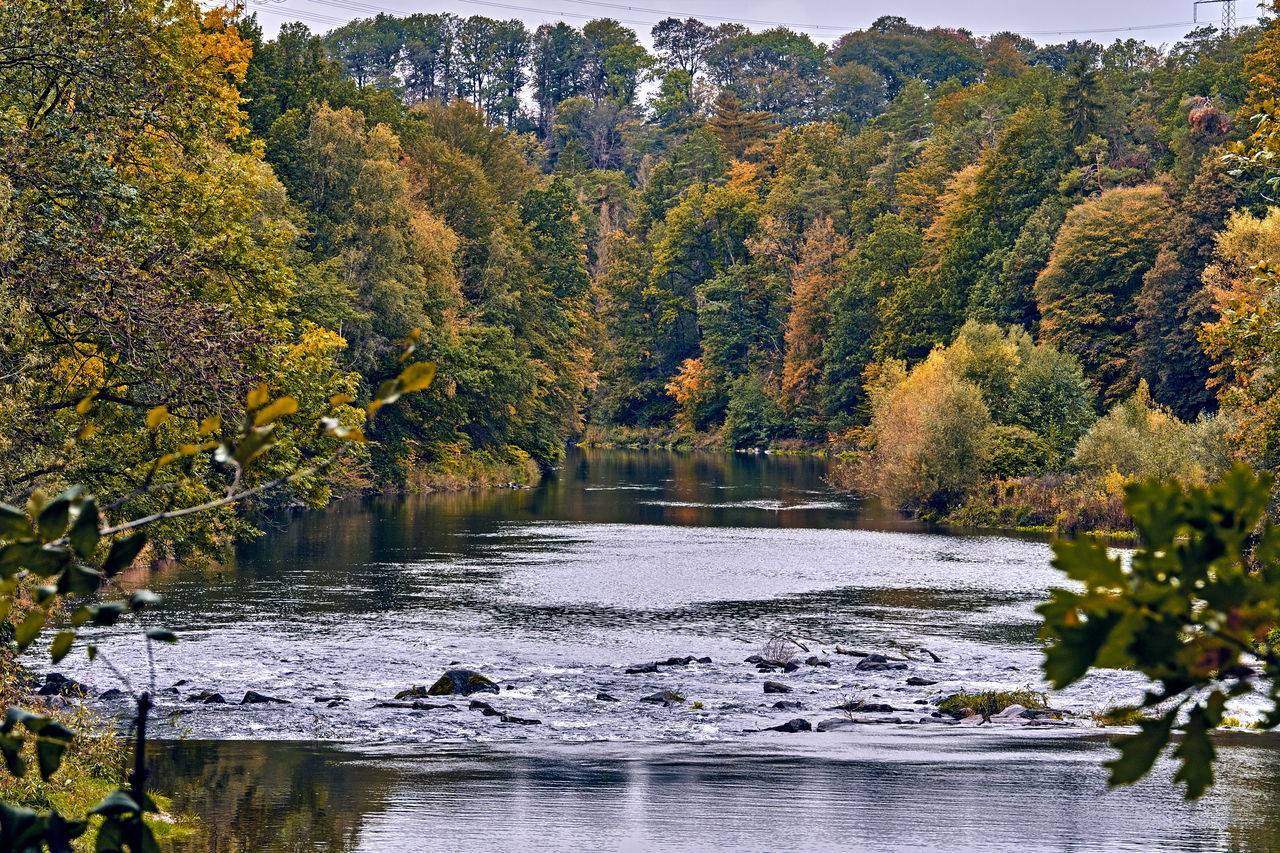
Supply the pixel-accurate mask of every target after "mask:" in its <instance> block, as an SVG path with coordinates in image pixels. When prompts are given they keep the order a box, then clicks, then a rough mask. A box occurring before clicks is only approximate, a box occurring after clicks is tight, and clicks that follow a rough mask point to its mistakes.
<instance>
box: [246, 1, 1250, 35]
mask: <svg viewBox="0 0 1280 853" xmlns="http://www.w3.org/2000/svg"><path fill="white" fill-rule="evenodd" d="M245 4H246V9H247V11H250V12H257V14H258V20H259V21H261V22H262V25H263V28H264V29H265V30H266V31H267V33H274V32H275V31H276V30H277V29H278V28H279V25H280V24H281V23H283V22H285V21H303V22H304V23H306V24H307V25H308V26H310V27H311V28H312V29H313V30H315V31H317V32H321V33H323V32H327V31H328V30H331V29H333V28H334V27H336V26H340V25H341V24H343V23H346V22H347V21H349V20H352V19H353V18H366V17H372V16H373V15H376V14H377V13H379V12H388V13H391V14H395V15H408V14H412V13H415V12H453V13H454V14H457V15H462V16H464V17H465V16H468V15H485V16H488V17H491V18H503V19H506V18H519V19H520V20H522V21H524V22H525V24H526V25H528V26H529V28H530V29H533V28H536V27H537V26H538V25H539V24H543V23H548V22H550V23H554V22H556V21H565V22H567V23H570V24H574V25H577V26H581V25H582V24H584V23H586V22H587V21H588V20H591V19H592V18H614V19H616V20H619V21H622V22H623V23H625V24H627V25H628V26H630V27H632V28H633V29H635V31H636V33H637V34H638V35H639V36H640V38H641V40H642V41H643V42H645V43H646V44H649V41H650V40H649V29H650V28H651V27H652V26H653V25H654V24H655V23H656V22H658V21H659V20H661V19H662V18H665V17H669V16H671V15H675V16H677V17H681V18H687V17H695V18H701V19H702V20H703V21H705V22H707V23H709V24H717V23H720V22H722V21H735V22H739V23H743V24H746V25H748V26H749V27H750V28H751V29H752V30H762V29H768V28H769V27H773V26H778V25H784V26H788V27H790V28H791V29H794V30H800V31H803V32H806V33H808V34H809V35H810V36H812V37H813V38H814V39H815V40H816V41H821V42H826V43H828V44H830V43H831V42H832V41H834V40H835V39H836V38H837V37H839V36H840V35H841V34H842V33H845V32H848V31H849V30H854V29H865V28H866V26H867V25H868V24H870V23H871V22H872V21H874V20H875V19H876V18H878V17H880V16H881V15H900V16H902V17H904V18H906V19H907V20H908V21H910V22H911V23H913V24H918V25H920V26H925V27H932V26H947V27H960V28H964V29H968V30H972V31H973V32H974V33H977V34H979V35H989V34H991V33H995V32H1000V31H1002V30H1013V31H1015V32H1019V33H1022V34H1024V35H1028V36H1030V37H1032V38H1034V39H1035V40H1036V41H1038V42H1041V43H1050V42H1060V41H1066V40H1068V39H1072V38H1079V39H1085V38H1092V39H1093V40H1094V41H1100V42H1103V43H1108V42H1111V41H1114V40H1115V39H1116V38H1138V39H1142V40H1145V41H1148V42H1151V43H1154V44H1162V43H1171V42H1174V41H1177V40H1178V39H1179V38H1180V37H1181V36H1183V35H1185V34H1186V33H1187V31H1188V30H1190V29H1192V24H1191V21H1192V2H1191V0H1068V2H1056V3H1037V2H1016V0H953V1H952V2H947V0H895V2H892V3H890V2H863V0H854V2H838V0H634V3H633V1H632V0H492V2H484V0H431V2H424V0H245ZM1221 8H1222V7H1221V4H1220V3H1213V4H1209V5H1202V6H1200V8H1199V12H1198V15H1199V20H1201V21H1202V22H1205V21H1207V22H1209V23H1217V22H1219V21H1220V20H1221V15H1222V12H1221ZM1236 15H1237V19H1238V20H1239V22H1240V23H1249V22H1252V21H1254V20H1256V18H1257V15H1258V7H1257V5H1256V4H1255V3H1254V2H1248V0H1242V2H1239V3H1237V4H1236Z"/></svg>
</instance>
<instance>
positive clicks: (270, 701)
mask: <svg viewBox="0 0 1280 853" xmlns="http://www.w3.org/2000/svg"><path fill="white" fill-rule="evenodd" d="M240 704H241V705H288V704H289V700H288V699H277V698H276V697H274V696H268V695H266V694H265V693H259V692H258V691H256V690H249V691H246V692H245V694H244V698H243V699H241V700H240Z"/></svg>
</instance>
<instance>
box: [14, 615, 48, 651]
mask: <svg viewBox="0 0 1280 853" xmlns="http://www.w3.org/2000/svg"><path fill="white" fill-rule="evenodd" d="M44 621H45V613H44V611H43V610H41V609H40V608H38V607H35V608H32V609H31V610H28V611H27V615H26V616H24V617H22V621H21V622H19V623H18V626H17V627H16V628H14V629H13V640H14V642H15V643H17V644H18V651H24V650H25V649H26V648H27V646H29V645H31V644H32V643H34V642H35V639H36V637H38V636H40V630H41V629H42V628H44Z"/></svg>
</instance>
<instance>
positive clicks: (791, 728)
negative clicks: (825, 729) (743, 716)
mask: <svg viewBox="0 0 1280 853" xmlns="http://www.w3.org/2000/svg"><path fill="white" fill-rule="evenodd" d="M812 730H813V726H811V725H810V724H809V721H808V720H806V719H805V718H804V717H796V718H795V719H794V720H787V721H786V722H785V723H783V724H782V725H780V726H770V727H769V731H771V732H788V733H793V732H808V731H812Z"/></svg>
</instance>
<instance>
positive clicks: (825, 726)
mask: <svg viewBox="0 0 1280 853" xmlns="http://www.w3.org/2000/svg"><path fill="white" fill-rule="evenodd" d="M857 725H859V724H858V723H856V722H854V721H853V720H842V719H839V718H838V717H833V718H832V719H830V720H823V721H822V722H820V723H818V731H820V732H837V731H840V730H841V729H851V728H854V727H855V726H857Z"/></svg>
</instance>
